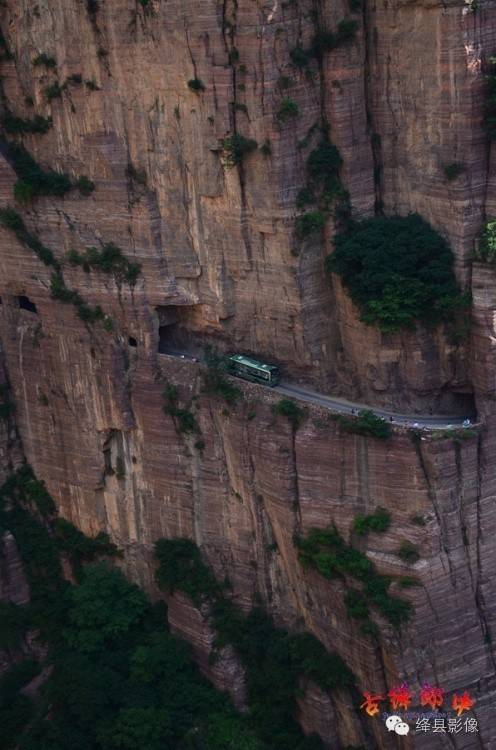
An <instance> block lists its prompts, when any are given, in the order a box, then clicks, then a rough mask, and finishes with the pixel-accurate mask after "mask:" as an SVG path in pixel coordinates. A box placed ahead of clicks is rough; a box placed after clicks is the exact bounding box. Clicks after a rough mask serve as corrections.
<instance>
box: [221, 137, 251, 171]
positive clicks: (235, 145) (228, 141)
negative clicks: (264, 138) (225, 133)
mask: <svg viewBox="0 0 496 750" xmlns="http://www.w3.org/2000/svg"><path fill="white" fill-rule="evenodd" d="M257 147H258V143H257V142H256V141H254V140H252V139H251V138H245V136H244V135H240V134H239V133H236V134H235V135H231V136H230V137H229V138H225V139H224V140H223V141H222V148H223V149H224V154H225V159H226V164H227V166H228V167H234V166H237V165H239V164H241V163H242V161H243V159H245V157H246V156H248V154H250V153H251V152H252V151H255V150H256V149H257Z"/></svg>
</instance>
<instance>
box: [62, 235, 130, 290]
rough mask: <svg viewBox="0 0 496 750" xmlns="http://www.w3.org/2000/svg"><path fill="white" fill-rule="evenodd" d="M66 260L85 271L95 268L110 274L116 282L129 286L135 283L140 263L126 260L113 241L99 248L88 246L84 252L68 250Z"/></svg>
mask: <svg viewBox="0 0 496 750" xmlns="http://www.w3.org/2000/svg"><path fill="white" fill-rule="evenodd" d="M67 260H68V261H69V263H70V264H71V265H73V266H81V267H82V268H83V269H84V270H85V271H86V272H89V271H90V270H91V269H92V268H93V269H97V270H99V271H102V272H103V273H108V274H110V275H112V276H113V277H114V278H115V280H116V281H117V282H118V283H122V282H123V281H125V282H127V283H128V284H130V285H131V286H134V285H135V283H136V280H137V278H138V276H139V274H140V271H141V266H140V264H139V263H134V262H132V261H130V260H128V259H127V258H126V256H125V255H123V253H122V250H121V249H120V247H117V245H114V243H113V242H106V243H105V244H104V245H103V246H102V247H101V249H98V248H97V247H88V248H86V250H85V252H84V253H78V252H77V250H70V251H69V253H68V255H67Z"/></svg>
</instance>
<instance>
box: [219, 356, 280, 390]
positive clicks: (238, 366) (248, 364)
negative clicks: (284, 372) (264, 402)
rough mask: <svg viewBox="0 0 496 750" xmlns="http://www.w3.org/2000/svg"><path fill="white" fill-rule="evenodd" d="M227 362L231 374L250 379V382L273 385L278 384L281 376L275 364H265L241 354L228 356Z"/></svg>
mask: <svg viewBox="0 0 496 750" xmlns="http://www.w3.org/2000/svg"><path fill="white" fill-rule="evenodd" d="M228 362H229V371H230V373H231V375H236V377H238V378H244V379H245V380H251V381H252V383H263V385H269V386H271V387H273V386H274V385H277V384H278V382H279V380H280V377H281V376H280V373H279V368H278V367H276V366H275V365H267V364H265V363H264V362H259V361H258V360H257V359H253V357H245V356H244V355H243V354H233V355H232V356H230V357H228Z"/></svg>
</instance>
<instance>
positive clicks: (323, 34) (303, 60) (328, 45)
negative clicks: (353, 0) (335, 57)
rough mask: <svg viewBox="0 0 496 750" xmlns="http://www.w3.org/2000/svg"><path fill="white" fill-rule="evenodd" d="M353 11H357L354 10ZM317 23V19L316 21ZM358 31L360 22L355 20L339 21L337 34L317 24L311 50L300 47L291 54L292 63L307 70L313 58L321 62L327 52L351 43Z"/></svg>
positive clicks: (344, 19)
mask: <svg viewBox="0 0 496 750" xmlns="http://www.w3.org/2000/svg"><path fill="white" fill-rule="evenodd" d="M351 10H357V8H352V9H351ZM314 20H315V21H316V19H314ZM357 30H358V22H357V21H355V20H354V19H350V18H343V19H342V20H341V21H339V23H338V25H337V29H336V31H335V32H333V31H330V30H329V29H326V28H324V27H322V26H320V25H319V24H318V22H316V31H315V35H314V37H313V40H312V45H311V47H310V48H309V49H303V47H301V46H298V47H295V48H294V49H292V50H291V52H290V53H289V55H290V58H291V62H292V63H293V65H296V67H298V68H305V67H306V66H307V65H308V64H309V63H310V60H311V59H312V58H316V59H317V60H318V61H321V60H322V58H323V56H324V54H325V53H326V52H332V50H334V49H336V48H337V47H340V46H341V45H343V44H347V43H349V42H351V41H352V40H353V39H354V38H355V35H356V32H357Z"/></svg>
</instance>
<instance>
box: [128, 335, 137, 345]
mask: <svg viewBox="0 0 496 750" xmlns="http://www.w3.org/2000/svg"><path fill="white" fill-rule="evenodd" d="M127 343H128V344H129V346H132V347H134V348H136V347H137V346H138V342H137V341H136V339H135V338H134V336H129V338H128V340H127Z"/></svg>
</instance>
